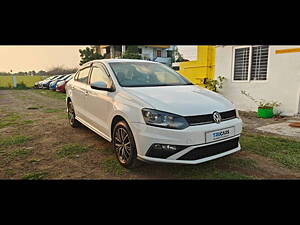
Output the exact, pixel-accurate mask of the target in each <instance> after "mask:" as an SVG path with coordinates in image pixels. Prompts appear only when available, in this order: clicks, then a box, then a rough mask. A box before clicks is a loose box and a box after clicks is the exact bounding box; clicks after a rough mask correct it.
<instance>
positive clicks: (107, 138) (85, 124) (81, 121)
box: [75, 116, 111, 142]
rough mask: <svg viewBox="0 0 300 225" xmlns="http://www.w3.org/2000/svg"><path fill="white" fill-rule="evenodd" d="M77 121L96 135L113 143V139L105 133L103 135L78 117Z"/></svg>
mask: <svg viewBox="0 0 300 225" xmlns="http://www.w3.org/2000/svg"><path fill="white" fill-rule="evenodd" d="M75 119H76V120H78V121H79V122H80V123H82V124H83V125H84V126H86V127H87V128H89V129H91V130H92V131H94V132H95V133H96V134H98V135H100V136H101V137H103V138H104V139H106V140H107V141H109V142H111V138H110V137H109V136H107V135H105V134H104V133H102V132H101V131H99V130H98V129H96V128H95V127H93V126H92V125H90V124H89V123H87V122H86V121H84V120H83V119H81V118H79V117H78V116H76V117H75Z"/></svg>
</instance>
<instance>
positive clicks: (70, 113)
mask: <svg viewBox="0 0 300 225" xmlns="http://www.w3.org/2000/svg"><path fill="white" fill-rule="evenodd" d="M68 120H69V123H70V125H71V127H74V128H75V127H78V126H79V122H78V121H77V120H76V119H75V111H74V107H73V104H72V102H71V101H69V102H68Z"/></svg>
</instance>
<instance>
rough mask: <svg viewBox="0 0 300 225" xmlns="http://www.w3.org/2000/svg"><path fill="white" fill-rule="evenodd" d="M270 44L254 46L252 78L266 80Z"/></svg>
mask: <svg viewBox="0 0 300 225" xmlns="http://www.w3.org/2000/svg"><path fill="white" fill-rule="evenodd" d="M268 56H269V46H267V45H262V46H254V47H252V60H251V80H266V79H267V68H268Z"/></svg>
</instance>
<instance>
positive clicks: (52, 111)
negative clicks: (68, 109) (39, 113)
mask: <svg viewBox="0 0 300 225" xmlns="http://www.w3.org/2000/svg"><path fill="white" fill-rule="evenodd" d="M61 111H63V109H45V110H43V112H45V113H55V112H61Z"/></svg>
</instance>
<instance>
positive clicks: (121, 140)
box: [114, 127, 132, 164]
mask: <svg viewBox="0 0 300 225" xmlns="http://www.w3.org/2000/svg"><path fill="white" fill-rule="evenodd" d="M114 145H115V146H114V147H115V150H116V153H117V156H118V158H119V160H120V162H121V163H124V164H126V163H127V162H128V160H129V159H130V156H131V154H132V151H131V143H130V139H129V135H128V132H127V130H126V129H124V128H123V127H119V128H117V130H116V131H115V137H114Z"/></svg>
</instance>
